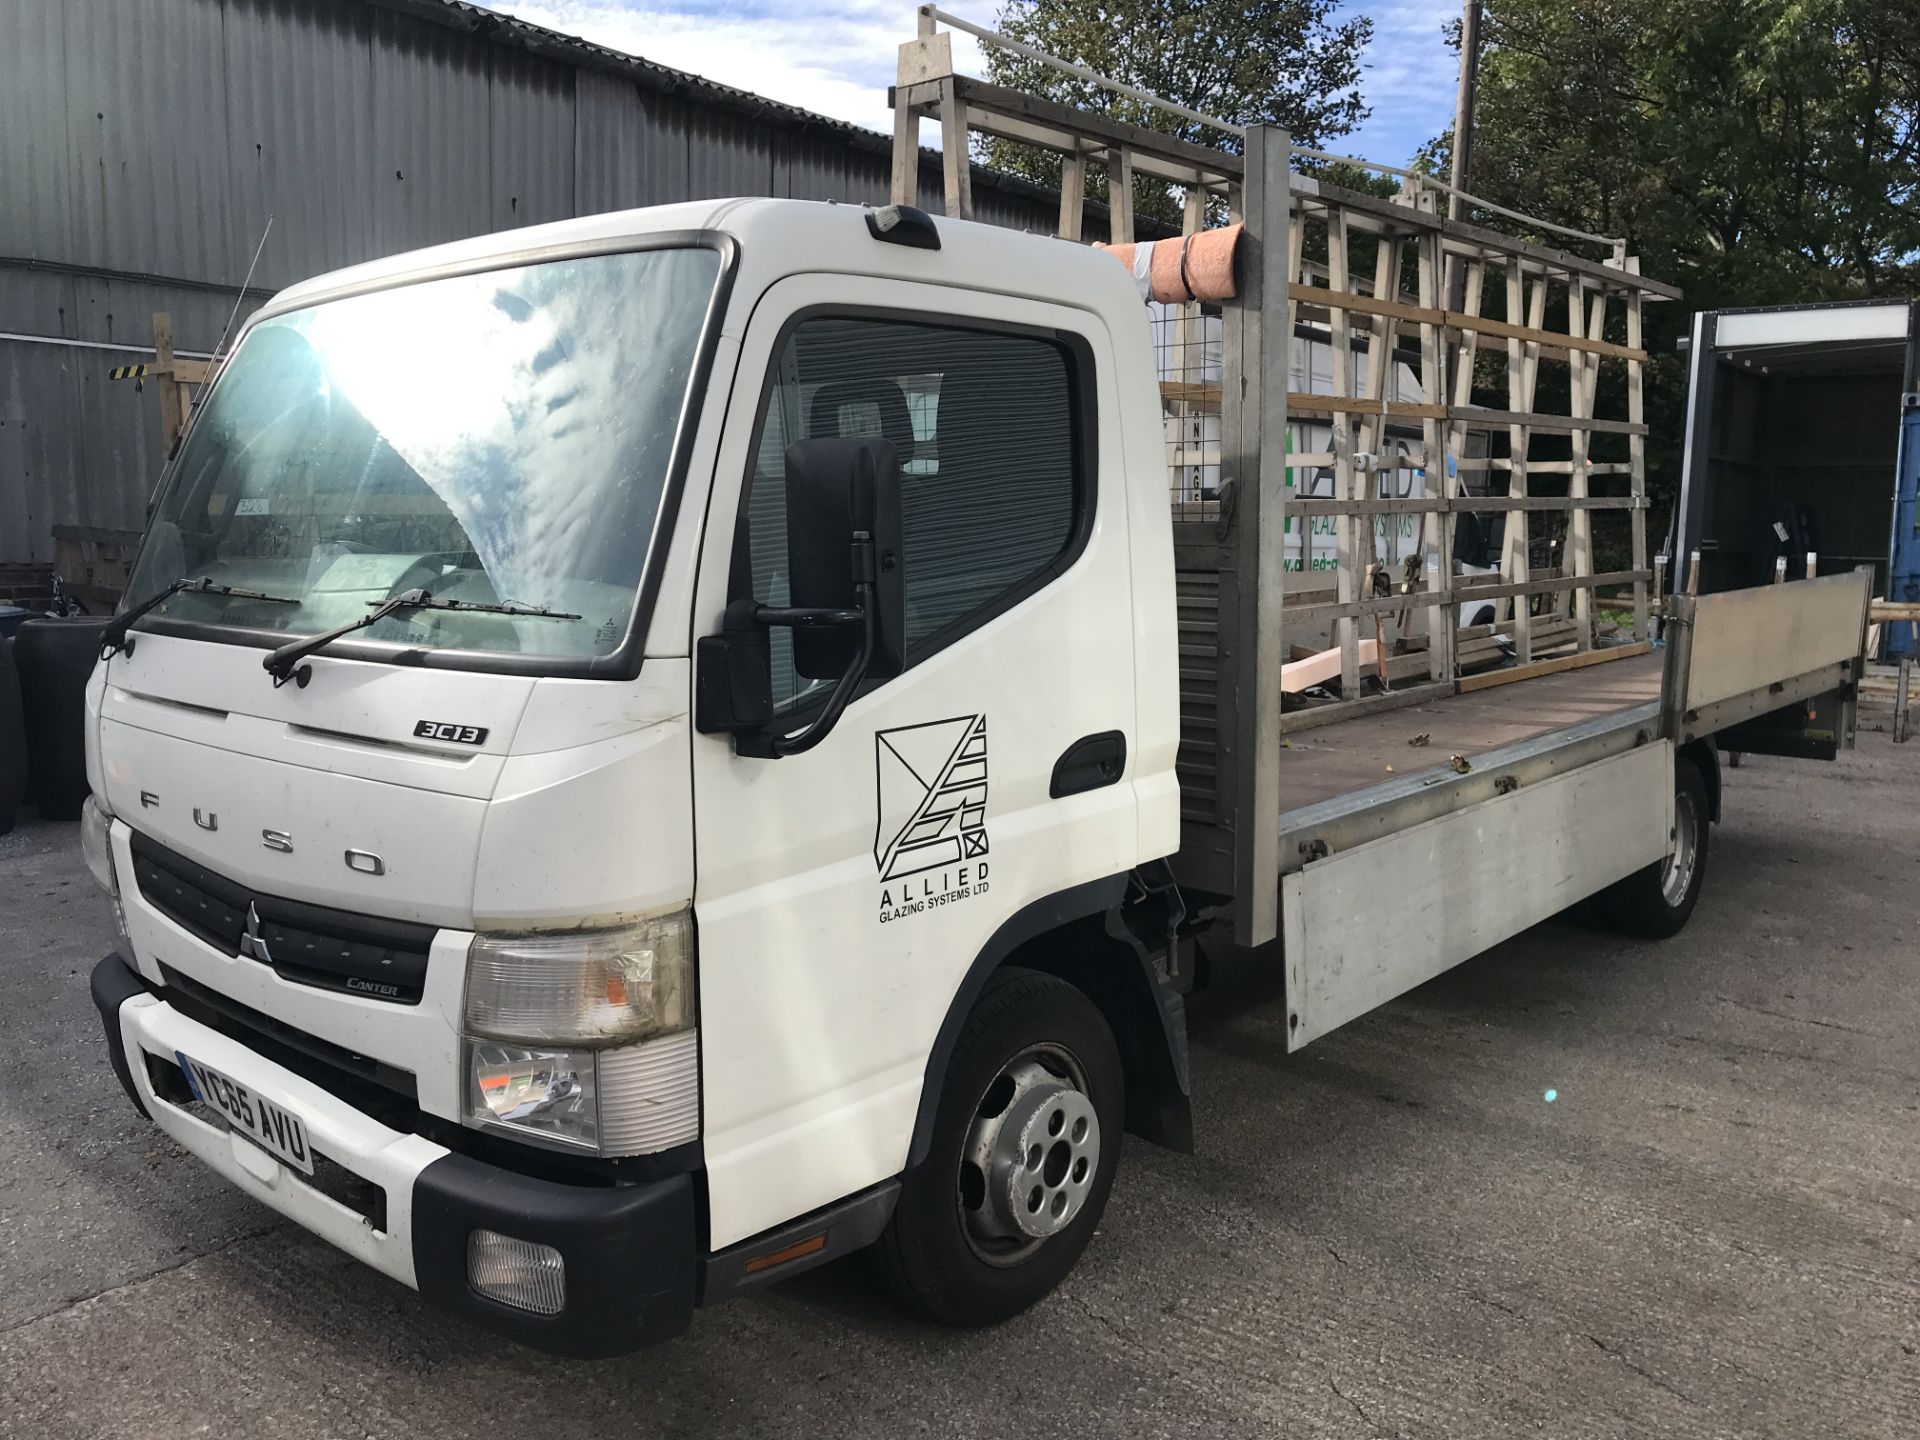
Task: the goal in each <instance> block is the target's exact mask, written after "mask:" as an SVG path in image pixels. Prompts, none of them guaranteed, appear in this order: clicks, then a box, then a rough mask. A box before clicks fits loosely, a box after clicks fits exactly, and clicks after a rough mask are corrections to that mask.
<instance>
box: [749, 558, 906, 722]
mask: <svg viewBox="0 0 1920 1440" xmlns="http://www.w3.org/2000/svg"><path fill="white" fill-rule="evenodd" d="M853 573H854V582H855V588H856V590H857V591H858V593H859V596H860V608H859V609H857V610H797V611H796V610H789V611H775V612H773V613H776V614H787V615H799V616H808V617H819V618H809V619H805V620H794V621H787V622H784V623H789V624H801V625H807V624H813V625H820V624H825V625H845V624H857V625H859V626H860V627H861V629H860V649H859V650H858V651H857V652H856V653H855V655H854V657H853V660H852V662H851V663H850V664H848V666H847V668H846V669H845V670H844V671H842V672H841V675H840V678H839V680H837V681H836V682H835V683H834V687H833V690H832V692H831V693H830V694H829V695H828V696H827V703H826V705H825V706H824V707H823V708H822V709H821V711H820V713H819V714H818V715H816V716H815V717H814V720H813V723H812V724H811V725H809V726H807V728H806V729H804V730H802V731H801V732H800V733H799V734H798V735H776V736H774V737H773V738H772V740H770V741H769V742H768V745H767V748H768V749H769V750H770V751H772V753H773V755H774V756H775V758H778V757H780V756H784V755H800V754H803V753H805V752H806V751H808V750H811V749H812V748H813V747H814V746H816V745H818V744H819V743H820V742H821V741H822V740H824V739H826V738H827V733H828V732H829V731H830V730H832V729H833V727H834V726H835V725H837V724H838V723H839V722H840V716H841V714H842V713H843V712H844V711H845V710H846V708H847V706H848V705H850V704H852V703H853V694H854V691H856V690H858V689H859V688H860V682H861V681H862V680H864V679H866V678H867V665H868V663H869V661H871V660H872V658H873V647H874V641H875V640H876V639H877V638H878V636H877V629H878V621H877V618H876V615H875V609H876V604H875V600H874V594H873V541H872V538H871V537H870V536H869V535H868V534H867V532H866V531H864V530H856V531H855V532H854V536H853ZM769 609H770V607H767V606H762V607H761V612H760V613H761V614H762V615H763V616H764V615H765V614H766V613H768V611H769ZM825 617H834V618H831V619H829V618H825ZM840 617H845V618H844V619H843V618H840ZM772 623H775V624H778V623H783V622H779V621H775V622H772Z"/></svg>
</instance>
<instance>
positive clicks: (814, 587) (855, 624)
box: [694, 439, 906, 757]
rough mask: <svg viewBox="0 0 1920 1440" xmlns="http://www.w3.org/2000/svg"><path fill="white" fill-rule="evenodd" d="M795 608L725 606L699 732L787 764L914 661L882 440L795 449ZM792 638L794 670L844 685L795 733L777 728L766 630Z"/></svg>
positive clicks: (895, 487) (790, 462) (705, 667)
mask: <svg viewBox="0 0 1920 1440" xmlns="http://www.w3.org/2000/svg"><path fill="white" fill-rule="evenodd" d="M786 461H787V494H786V498H787V589H788V595H789V603H788V604H787V605H785V606H774V605H766V604H762V603H761V602H760V601H758V600H755V599H751V598H748V599H741V600H736V601H734V602H733V603H732V604H730V605H729V606H727V613H726V618H725V621H724V622H723V625H722V629H721V633H720V634H718V635H708V636H704V637H702V639H701V640H700V642H699V646H698V654H697V662H696V674H695V681H694V688H695V707H694V724H695V727H696V728H697V729H698V730H700V731H701V733H703V734H716V733H718V734H732V735H734V736H735V737H736V739H735V742H734V748H735V750H736V752H737V753H739V754H741V755H753V756H759V757H777V756H781V755H795V754H799V753H800V752H801V751H803V750H810V749H812V748H813V747H814V746H815V745H817V744H819V743H820V741H822V740H823V739H825V738H826V736H827V733H828V732H829V731H830V730H832V729H833V727H834V725H835V724H836V723H837V722H838V721H839V719H840V715H841V712H843V711H844V710H845V709H846V708H847V705H848V704H849V703H850V702H851V701H852V699H853V697H854V693H855V692H856V691H857V690H858V689H859V687H860V684H861V682H862V681H864V680H866V679H867V678H868V677H870V676H877V677H882V678H884V677H887V676H891V675H897V674H899V673H900V670H901V667H902V666H903V664H904V663H905V657H906V571H905V566H904V564H903V558H904V557H903V547H902V543H901V525H900V475H899V471H900V465H899V461H898V459H897V458H896V455H895V451H894V448H893V446H892V445H891V444H890V443H889V442H887V441H885V440H880V439H830V440H800V441H796V442H795V443H794V444H792V445H790V446H788V447H787V454H786ZM775 625H779V626H784V627H786V628H788V629H791V630H792V631H793V663H794V669H795V670H796V671H797V672H798V673H799V674H800V675H802V676H804V677H805V678H806V679H809V680H832V681H834V686H833V689H832V691H831V692H830V693H829V694H828V696H827V699H826V702H825V704H824V705H823V706H822V708H821V710H820V712H819V714H818V715H817V716H816V717H815V718H814V720H813V722H812V723H811V724H810V725H808V726H807V727H806V729H804V730H803V731H801V732H800V733H799V734H797V735H785V734H782V733H780V732H779V729H778V727H777V726H776V725H775V724H774V722H773V684H772V669H771V647H770V645H769V644H768V631H769V630H770V629H771V627H773V626H775Z"/></svg>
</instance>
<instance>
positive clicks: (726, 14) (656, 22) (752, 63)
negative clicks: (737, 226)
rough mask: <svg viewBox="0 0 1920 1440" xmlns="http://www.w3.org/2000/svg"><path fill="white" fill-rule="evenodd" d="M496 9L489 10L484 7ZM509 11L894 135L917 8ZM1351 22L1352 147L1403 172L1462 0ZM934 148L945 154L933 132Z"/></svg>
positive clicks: (757, 5) (1434, 128) (962, 60)
mask: <svg viewBox="0 0 1920 1440" xmlns="http://www.w3.org/2000/svg"><path fill="white" fill-rule="evenodd" d="M482 3H487V0H482ZM492 4H493V8H495V9H499V10H505V11H508V12H510V13H512V14H515V15H518V16H520V17H522V18H523V19H526V20H530V21H532V22H533V23H535V24H537V25H545V26H548V27H550V28H552V29H555V30H563V31H566V32H567V33H568V34H572V35H579V36H582V37H584V38H586V39H588V40H592V41H594V42H596V43H597V44H601V45H607V46H610V47H612V48H613V49H616V50H624V51H626V52H627V53H629V54H633V55H644V56H645V57H646V58H647V59H649V60H655V61H658V62H659V63H661V64H663V65H671V66H673V67H674V68H675V69H679V70H690V71H692V72H693V73H694V74H696V75H704V76H706V77H708V78H709V79H713V80H719V81H721V82H722V83H724V84H728V85H733V86H737V87H738V88H740V89H742V90H751V91H753V92H754V93H756V94H759V95H765V96H767V97H768V98H769V99H773V100H782V101H785V102H786V103H788V104H790V105H800V106H804V107H805V108H807V109H809V110H815V111H819V112H820V113H822V114H825V115H831V116H833V117H835V118H836V119H841V120H850V121H852V122H854V123H855V124H858V125H865V126H867V127H869V128H870V129H874V130H882V131H885V130H889V129H890V128H891V125H892V121H891V118H890V115H889V112H888V110H887V94H886V87H887V84H888V82H889V81H890V80H891V79H892V78H893V58H894V52H895V50H896V49H897V47H898V46H899V44H900V42H901V41H902V40H906V39H910V38H911V37H912V34H913V4H912V0H843V3H839V4H832V5H819V4H792V5H777V4H771V3H767V0H730V3H726V4H722V3H719V0H492ZM942 8H945V9H948V10H951V11H952V12H953V13H954V14H957V15H964V16H966V17H967V18H969V19H972V20H978V21H981V22H983V23H990V22H991V21H992V19H993V16H994V15H995V14H996V13H997V11H998V10H999V8H1000V4H999V0H945V3H944V5H943V7H942ZM1342 8H1343V10H1344V11H1345V12H1346V13H1349V14H1363V15H1370V16H1372V17H1373V22H1374V40H1373V44H1372V46H1371V47H1370V48H1369V49H1368V51H1367V53H1366V55H1365V56H1364V57H1362V63H1363V65H1364V67H1365V70H1364V73H1363V75H1362V77H1361V88H1362V94H1363V95H1364V96H1365V98H1366V100H1367V102H1368V103H1369V104H1370V105H1371V106H1372V107H1373V116H1372V118H1371V119H1369V120H1368V121H1367V123H1366V124H1365V125H1364V126H1363V127H1362V128H1361V129H1360V130H1359V131H1358V132H1357V133H1356V134H1355V135H1352V136H1349V137H1348V138H1347V139H1346V140H1345V141H1343V142H1342V144H1341V148H1342V149H1344V150H1346V151H1347V152H1349V153H1352V154H1358V155H1361V156H1364V157H1365V158H1367V159H1369V160H1376V161H1381V162H1384V163H1386V164H1404V163H1405V162H1406V160H1407V159H1408V158H1409V157H1410V156H1411V155H1412V154H1413V152H1414V150H1415V149H1417V148H1418V147H1419V145H1420V144H1421V143H1422V142H1423V141H1425V140H1426V139H1427V138H1428V137H1430V136H1432V135H1435V134H1437V133H1439V132H1440V131H1441V130H1443V129H1445V128H1446V125H1447V123H1448V121H1449V120H1450V119H1451V118H1452V113H1453V92H1454V77H1455V73H1456V71H1455V60H1454V57H1453V53H1452V52H1451V51H1449V50H1448V49H1447V48H1446V47H1445V45H1443V44H1442V43H1441V39H1440V27H1441V25H1442V24H1443V23H1445V21H1447V20H1448V19H1451V18H1452V17H1453V16H1456V15H1458V14H1459V13H1460V7H1459V4H1458V0H1344V4H1343V6H1342ZM954 39H955V56H956V59H957V60H958V63H959V67H960V69H961V70H962V71H964V72H965V73H967V74H972V75H979V74H983V73H985V66H984V64H983V63H982V61H981V58H980V55H979V51H978V48H977V46H975V44H974V42H973V41H972V40H971V39H969V38H968V37H966V36H963V35H956V36H955V37H954ZM922 139H923V142H924V143H927V144H934V143H937V136H936V135H935V133H934V131H933V129H932V127H927V128H926V129H925V131H924V132H923V136H922Z"/></svg>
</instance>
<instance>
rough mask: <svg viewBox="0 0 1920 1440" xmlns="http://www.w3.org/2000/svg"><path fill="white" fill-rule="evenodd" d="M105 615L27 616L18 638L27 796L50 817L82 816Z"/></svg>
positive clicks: (15, 651) (16, 650)
mask: <svg viewBox="0 0 1920 1440" xmlns="http://www.w3.org/2000/svg"><path fill="white" fill-rule="evenodd" d="M106 624H107V622H106V621H105V620H56V619H41V620H29V621H28V622H27V623H26V624H24V625H22V626H21V627H20V633H19V634H18V635H17V636H15V637H14V642H13V657H14V661H15V662H16V664H18V666H19V669H20V704H21V712H22V715H23V718H24V719H25V722H26V726H25V728H26V739H27V763H28V776H29V784H28V789H27V798H28V799H30V800H31V801H32V802H33V803H34V805H35V806H36V807H37V808H38V809H39V811H40V813H41V815H42V816H44V817H45V818H47V819H49V820H78V819H79V818H80V807H81V806H82V805H83V804H85V803H86V799H87V744H86V739H87V737H86V710H87V676H89V675H90V674H92V673H93V666H94V662H95V661H96V660H97V659H98V658H99V652H100V632H101V630H103V629H104V628H105V627H106Z"/></svg>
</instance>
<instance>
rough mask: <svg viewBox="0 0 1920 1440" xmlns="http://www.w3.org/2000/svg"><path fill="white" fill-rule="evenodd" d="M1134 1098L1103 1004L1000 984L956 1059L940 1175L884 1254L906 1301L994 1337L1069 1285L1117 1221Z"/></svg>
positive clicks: (925, 1174) (913, 1198)
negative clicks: (1117, 1189)
mask: <svg viewBox="0 0 1920 1440" xmlns="http://www.w3.org/2000/svg"><path fill="white" fill-rule="evenodd" d="M1124 1092H1125V1080H1124V1078H1123V1075H1122V1070H1121V1064H1120V1052H1119V1049H1118V1047H1117V1046H1116V1045H1115V1044H1114V1039H1113V1034H1112V1032H1111V1031H1110V1030H1109V1029H1108V1028H1107V1022H1106V1020H1105V1019H1104V1018H1103V1017H1102V1016H1101V1014H1100V1011H1099V1009H1098V1008H1097V1007H1096V1006H1095V1005H1094V1003H1093V1002H1092V1001H1091V1000H1089V999H1088V998H1087V997H1086V996H1085V995H1084V994H1082V993H1081V992H1080V991H1079V990H1077V989H1075V988H1074V987H1073V986H1072V985H1069V984H1068V983H1067V982H1066V981H1064V980H1060V979H1057V978H1056V977H1054V976H1052V975H1043V974H1040V973H1039V972H1037V971H1032V970H1018V969H1007V970H1001V971H997V972H996V973H995V974H994V975H993V976H992V977H991V978H990V979H989V980H988V981H987V985H986V988H985V990H984V991H983V992H982V993H981V996H980V999H979V1001H978V1002H977V1003H976V1004H975V1005H974V1007H973V1010H972V1012H971V1013H970V1014H969V1015H968V1016H967V1020H966V1024H965V1026H964V1027H963V1028H962V1030H961V1032H960V1038H959V1040H958V1042H957V1043H956V1044H955V1045H954V1047H953V1055H952V1058H951V1059H950V1060H949V1061H948V1064H947V1072H946V1076H945V1079H944V1082H943V1084H942V1086H941V1090H940V1104H939V1108H938V1110H937V1111H936V1113H935V1117H934V1123H933V1137H932V1143H931V1146H930V1148H929V1150H928V1153H927V1158H926V1161H925V1162H924V1163H923V1164H921V1165H920V1166H919V1167H918V1168H917V1169H914V1170H912V1171H909V1172H908V1174H907V1175H906V1177H905V1178H904V1180H903V1181H902V1183H901V1187H900V1198H899V1201H898V1202H897V1203H896V1205H895V1206H894V1211H893V1218H892V1219H891V1220H889V1221H888V1222H887V1228H886V1230H885V1231H884V1232H883V1233H882V1234H881V1236H880V1239H879V1240H878V1241H877V1242H876V1243H875V1246H874V1256H875V1259H876V1261H877V1262H878V1264H879V1267H880V1270H881V1273H882V1275H883V1276H884V1277H885V1278H886V1280H887V1282H888V1283H889V1285H890V1286H891V1287H892V1288H893V1290H894V1291H895V1292H896V1293H897V1294H899V1296H900V1297H901V1298H902V1299H903V1300H905V1301H906V1302H907V1303H908V1304H910V1305H912V1306H914V1307H915V1308H916V1309H919V1310H920V1311H922V1312H923V1313H925V1314H927V1315H929V1316H932V1317H933V1318H935V1319H937V1320H942V1321H945V1322H947V1323H948V1324H952V1325H991V1324H993V1323H995V1322H997V1321H1000V1320H1005V1319H1007V1318H1009V1317H1010V1316H1013V1315H1017V1314H1019V1313H1020V1312H1021V1311H1022V1310H1025V1309H1026V1308H1027V1307H1028V1306H1029V1305H1032V1304H1033V1303H1034V1301H1036V1300H1038V1299H1039V1298H1040V1297H1041V1296H1043V1295H1045V1294H1046V1293H1047V1292H1048V1291H1049V1290H1051V1289H1053V1287H1054V1286H1055V1285H1057V1284H1059V1283H1060V1281H1061V1280H1062V1279H1063V1278H1064V1277H1065V1276H1066V1274H1067V1272H1068V1271H1069V1270H1071V1269H1072V1268H1073V1266H1074V1262H1075V1261H1077V1260H1078V1259H1079V1258H1080V1252H1081V1251H1083V1250H1085V1249H1086V1248H1087V1242H1088V1240H1090V1239H1091V1238H1092V1237H1093V1232H1094V1230H1095V1228H1096V1227H1097V1226H1098V1225H1099V1224H1100V1216H1101V1214H1102V1212H1104V1211H1105V1209H1106V1205H1107V1194H1108V1192H1109V1191H1110V1190H1111V1189H1112V1188H1113V1176H1114V1171H1115V1169H1116V1168H1117V1167H1118V1165H1119V1162H1120V1135H1121V1127H1122V1123H1123V1119H1124V1116H1125V1114H1126V1096H1125V1093H1124Z"/></svg>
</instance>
